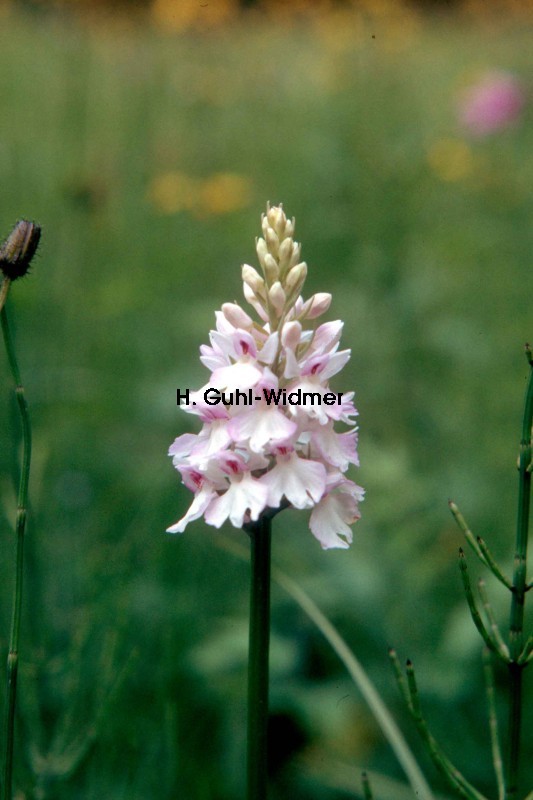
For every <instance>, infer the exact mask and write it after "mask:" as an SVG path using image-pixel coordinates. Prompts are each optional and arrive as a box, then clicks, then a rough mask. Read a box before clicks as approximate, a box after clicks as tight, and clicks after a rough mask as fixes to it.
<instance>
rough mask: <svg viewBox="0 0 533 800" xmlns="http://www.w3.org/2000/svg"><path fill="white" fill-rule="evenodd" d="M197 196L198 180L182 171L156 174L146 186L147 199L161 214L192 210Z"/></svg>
mask: <svg viewBox="0 0 533 800" xmlns="http://www.w3.org/2000/svg"><path fill="white" fill-rule="evenodd" d="M197 197H198V180H197V179H195V178H191V177H190V176H189V175H185V173H183V172H177V171H176V172H165V173H163V174H162V175H157V176H156V177H155V178H154V179H153V181H152V182H151V184H150V186H149V188H148V199H149V200H150V202H151V203H152V204H153V205H154V206H155V208H156V209H157V210H158V211H159V212H160V213H161V214H177V212H178V211H192V210H193V209H194V207H195V205H196V202H197Z"/></svg>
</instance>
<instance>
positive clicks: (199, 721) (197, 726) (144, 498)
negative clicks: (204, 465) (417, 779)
mask: <svg viewBox="0 0 533 800" xmlns="http://www.w3.org/2000/svg"><path fill="white" fill-rule="evenodd" d="M69 5H71V6H73V5H80V6H81V3H80V4H75V3H70V4H68V3H67V4H63V6H59V5H58V4H56V6H53V7H52V6H49V5H47V4H46V3H33V4H30V3H26V4H24V5H18V4H6V5H3V6H1V7H0V8H1V19H0V23H1V24H0V97H1V105H0V108H1V114H0V175H1V191H0V222H1V228H2V230H3V231H4V232H5V234H6V235H7V233H8V232H9V230H10V228H11V226H12V224H14V222H15V221H16V220H17V219H19V218H21V217H25V218H29V219H33V220H37V221H38V222H39V223H40V224H41V225H42V227H43V239H42V246H41V249H40V254H39V257H38V258H37V259H36V261H35V264H34V267H33V269H32V274H31V276H30V277H28V278H26V279H24V280H23V281H20V282H19V283H17V284H15V285H14V286H13V288H12V291H11V295H10V300H9V303H10V306H11V308H10V311H11V314H12V318H13V320H14V325H15V329H16V337H17V344H18V353H19V359H20V364H21V370H22V373H23V379H24V381H25V385H26V390H27V397H28V401H29V404H30V410H31V414H32V421H33V428H34V461H33V467H32V475H31V486H30V495H31V517H30V522H29V526H28V537H27V561H26V584H25V596H24V621H23V650H22V664H21V677H20V709H19V710H20V714H19V719H18V734H19V737H18V738H19V746H18V748H17V763H16V784H17V787H18V790H17V795H16V796H17V798H19V800H20V799H21V798H35V800H44V799H45V798H46V799H50V800H52V798H58V800H63V798H82V797H83V798H86V799H87V800H90V799H92V798H95V799H96V798H102V797H106V798H110V800H115V799H117V800H118V798H128V800H132V799H133V798H142V799H143V800H145V799H146V800H148V798H155V797H157V798H159V800H164V799H165V798H177V797H186V798H194V799H195V800H196V798H198V800H203V799H204V798H206V799H207V798H209V800H233V798H238V797H241V796H242V793H243V777H244V768H243V767H244V759H245V676H246V672H245V670H246V646H247V643H246V638H247V601H248V569H247V564H246V563H245V562H243V561H240V560H239V559H238V558H236V557H235V556H234V555H232V554H231V553H229V552H227V551H225V550H224V549H221V548H220V546H219V545H220V543H221V541H223V538H224V537H229V538H230V539H232V540H235V541H238V542H239V543H241V544H243V545H246V544H247V542H246V538H245V536H244V534H242V533H240V532H239V531H236V530H234V529H232V528H231V527H229V526H228V527H227V528H226V529H225V530H224V531H223V532H222V533H220V532H217V531H216V530H215V529H213V528H209V527H207V526H205V525H204V524H203V523H202V522H201V521H199V522H196V523H194V524H191V525H190V527H189V528H188V529H187V531H186V533H185V534H184V535H183V536H181V537H173V536H170V535H168V534H166V533H165V528H166V527H167V526H168V525H170V524H172V523H173V522H175V521H176V520H177V519H178V518H179V517H180V516H181V515H182V514H183V513H184V510H185V508H186V507H187V506H188V504H189V502H190V496H189V493H188V492H187V490H185V489H184V488H183V487H180V486H179V482H178V477H179V476H178V475H177V473H175V471H174V470H173V468H172V465H171V463H170V459H168V457H167V455H166V452H167V449H168V446H169V444H170V443H171V442H172V441H173V439H174V437H176V436H177V435H179V434H180V433H183V432H186V431H188V430H191V429H193V428H194V421H193V420H192V419H191V418H190V417H188V416H187V415H185V414H183V413H180V411H179V409H177V407H176V402H175V390H176V388H177V387H191V388H194V387H197V386H200V385H202V384H203V383H204V382H205V380H206V371H205V369H204V368H203V367H202V366H201V365H200V363H199V360H198V347H199V345H200V344H202V343H204V342H206V341H207V337H208V331H209V329H210V328H211V327H213V323H214V310H215V309H217V308H219V307H220V305H221V303H223V302H225V301H233V300H239V298H241V283H240V265H241V264H242V263H243V262H245V261H246V262H249V263H252V264H256V259H255V253H254V237H255V236H256V235H258V234H259V232H260V227H259V222H260V214H261V212H262V211H263V210H264V208H265V203H266V201H267V200H270V201H271V202H273V203H277V202H283V203H284V206H285V209H286V211H287V213H288V214H289V215H294V216H295V217H296V221H297V227H296V238H297V239H298V240H299V241H301V242H302V244H303V256H304V258H305V259H306V261H307V262H308V264H309V278H308V283H307V287H306V294H307V295H308V294H310V293H311V292H313V291H330V292H332V294H333V303H332V308H331V310H330V312H329V317H330V318H338V317H340V318H343V319H344V320H345V329H344V336H343V345H344V346H346V347H350V348H351V349H352V360H351V362H350V364H349V366H348V368H347V369H346V370H345V372H344V373H343V378H342V380H343V383H342V386H340V384H339V385H338V389H339V390H343V391H348V390H349V389H351V388H355V389H356V392H357V397H356V400H357V405H358V408H359V411H360V429H361V431H360V455H361V464H362V465H361V468H360V470H359V471H357V473H356V474H354V475H353V476H352V477H355V478H356V479H357V481H358V482H359V483H361V484H362V485H363V486H364V487H365V488H366V490H367V499H366V500H365V503H364V505H363V507H362V513H363V517H362V520H361V521H360V522H359V523H358V524H357V526H356V527H355V541H354V544H353V546H352V548H351V550H350V551H347V552H346V551H329V552H322V551H321V550H320V547H319V545H318V543H317V542H316V540H315V539H314V538H313V537H312V536H311V534H310V533H309V530H308V528H307V518H306V514H305V512H303V513H302V512H294V511H286V512H284V513H283V514H281V515H280V516H279V517H278V518H277V519H276V522H275V538H274V558H275V561H276V562H277V563H278V564H279V565H280V566H282V567H283V569H284V570H285V571H286V572H289V573H290V574H291V575H292V576H293V577H294V578H295V579H296V580H298V581H299V582H301V584H302V585H303V586H304V587H305V588H306V590H307V591H308V592H309V594H310V595H311V596H312V597H313V598H314V599H315V601H316V602H317V603H318V604H319V606H320V607H321V608H322V610H324V611H325V612H326V613H327V614H328V616H329V617H330V618H331V620H332V621H333V622H334V623H335V624H336V625H338V627H339V629H340V630H341V632H342V633H343V635H344V636H345V637H346V639H347V641H348V642H349V643H350V645H351V646H352V647H353V649H354V652H355V653H356V655H357V656H358V658H359V659H360V660H361V661H362V663H363V664H364V666H365V668H366V669H367V671H368V672H369V674H370V676H371V678H372V679H373V680H374V682H375V683H376V685H377V686H378V688H379V689H380V691H381V692H382V693H383V696H384V697H385V699H386V700H387V702H388V703H389V704H390V706H391V708H392V710H393V712H394V714H395V716H396V718H397V719H398V721H399V722H400V723H401V725H402V727H403V729H404V731H405V732H406V735H407V737H408V739H409V741H410V742H411V743H412V746H413V747H414V748H415V751H416V752H417V753H420V759H421V763H422V765H423V766H424V768H425V769H426V772H427V775H428V777H429V779H430V781H431V783H432V785H433V786H434V787H435V789H436V790H437V791H441V792H443V793H444V794H445V788H444V786H443V783H442V781H441V779H440V778H439V777H438V776H437V775H436V774H435V771H434V769H433V767H432V766H431V764H430V763H429V761H428V758H427V757H426V756H425V754H424V753H422V751H421V748H420V746H419V743H418V740H417V738H416V735H415V733H414V731H413V728H412V725H411V723H410V720H409V719H408V718H407V715H406V712H405V711H404V709H403V707H402V702H401V700H400V698H399V696H398V692H397V688H396V686H395V683H394V679H393V676H392V674H391V671H390V667H389V663H388V658H387V647H388V646H389V645H394V646H396V648H397V649H398V651H399V654H400V656H401V658H402V659H404V658H406V657H410V658H412V659H413V661H414V663H415V666H416V669H417V675H418V679H419V684H420V690H421V694H422V701H423V704H424V708H425V710H426V712H427V716H428V718H429V720H430V723H431V727H432V729H433V731H434V732H435V734H436V735H437V737H438V738H440V740H441V742H442V744H443V745H444V747H445V748H446V750H447V752H448V753H449V755H450V756H451V757H452V758H453V759H454V760H455V761H456V762H457V765H458V766H459V768H461V769H462V770H464V771H465V772H466V774H467V775H468V777H469V778H470V779H471V780H473V781H475V782H476V783H477V786H478V788H479V789H480V790H481V791H483V792H485V793H488V794H490V796H492V797H493V796H494V795H495V789H494V785H493V778H492V771H491V767H490V748H489V742H488V737H487V722H486V704H485V699H484V690H483V687H482V673H481V657H480V651H481V645H480V639H479V636H478V634H477V633H476V631H475V629H474V626H473V624H472V623H471V621H470V619H469V616H468V612H467V610H466V604H465V601H464V598H463V596H462V589H461V585H460V578H459V572H458V568H457V550H458V547H459V546H460V545H461V544H462V541H461V535H460V532H459V531H458V530H457V529H456V527H455V524H454V522H453V519H452V518H451V516H450V513H449V511H448V507H447V500H448V498H450V497H451V498H453V499H454V500H455V501H456V502H457V503H458V504H459V506H460V507H461V510H462V511H463V513H464V514H465V516H466V517H467V520H468V521H469V523H470V525H471V527H472V528H473V530H474V532H475V533H476V534H479V535H482V536H484V537H485V538H486V539H487V541H488V542H489V543H490V546H491V547H492V549H493V551H494V553H495V554H496V555H497V556H498V557H499V558H501V560H502V562H503V564H504V565H505V566H506V568H507V569H508V570H510V568H511V565H512V552H513V539H514V523H515V498H516V488H517V477H516V456H517V447H518V439H519V434H520V417H521V403H522V395H523V390H524V385H525V378H526V375H527V365H526V361H525V358H524V356H523V344H524V342H526V341H527V340H528V337H529V338H531V337H533V330H532V328H531V324H532V322H531V313H530V312H531V257H532V256H531V254H532V251H533V237H532V233H531V216H532V211H533V198H532V193H531V186H532V184H533V128H532V125H531V122H532V110H531V103H527V102H526V106H525V109H524V111H523V114H522V116H521V118H520V120H519V121H517V123H516V124H515V125H513V126H510V127H509V128H507V129H505V130H502V131H498V132H496V133H494V134H492V135H491V136H487V137H477V138H475V137H472V136H468V135H467V133H466V132H465V131H464V130H462V129H461V127H460V126H459V124H458V121H457V103H458V98H459V97H460V94H461V91H462V90H463V88H464V87H465V86H466V85H468V84H469V83H470V82H471V81H473V80H475V79H476V76H478V75H479V74H482V73H483V72H484V71H485V70H487V69H494V68H497V69H504V70H509V71H511V72H513V73H514V74H515V75H516V76H517V78H518V79H519V80H521V81H522V83H523V85H524V86H525V91H526V94H530V91H531V70H532V66H533V57H532V53H531V47H530V43H531V40H530V35H531V21H532V15H531V14H529V13H528V11H527V5H526V6H525V7H524V8H522V9H521V10H520V9H519V10H520V13H516V14H514V15H513V14H512V13H510V12H511V10H512V9H511V6H509V13H508V14H505V16H503V17H502V16H501V14H499V13H495V14H494V16H491V14H490V13H483V14H482V13H481V12H480V11H479V10H478V9H477V7H476V5H475V3H470V4H466V5H464V6H459V5H458V4H456V5H457V7H456V8H454V9H451V8H450V7H449V6H448V5H446V6H445V7H444V6H437V5H435V7H434V8H433V9H432V10H431V11H429V10H428V9H427V8H426V9H420V7H419V8H416V9H415V8H414V7H404V6H401V5H399V4H397V3H386V2H380V3H378V2H370V0H368V2H366V3H364V4H360V5H357V6H356V7H352V6H351V4H344V5H336V4H326V3H322V4H319V3H316V4H310V3H304V2H298V3H294V4H291V3H285V4H284V3H277V4H276V3H272V4H270V5H266V4H263V6H261V7H259V8H258V7H257V5H256V6H255V7H254V6H253V5H252V4H246V5H249V6H252V7H250V8H247V9H238V8H236V7H235V6H234V4H232V3H230V2H229V0H228V2H222V0H220V2H210V3H209V4H198V3H191V2H185V0H184V2H182V3H179V2H178V3H176V2H174V3H173V2H171V0H168V1H167V2H155V3H153V5H152V6H149V5H147V4H145V5H144V6H142V7H138V8H133V7H129V8H123V9H122V10H121V13H120V14H119V13H115V14H111V13H110V11H109V9H106V8H105V7H101V8H99V9H97V10H96V11H95V9H94V8H87V7H86V6H84V7H83V9H81V11H76V13H73V12H72V10H71V9H68V8H67V7H66V6H69ZM132 5H133V4H132ZM511 5H514V6H518V4H516V3H515V4H511ZM115 10H116V9H115ZM493 10H494V11H495V10H496V4H495V5H494V8H493ZM489 11H490V5H489ZM528 99H529V98H528ZM1 364H2V369H1V378H0V380H1V386H2V403H1V404H0V424H1V428H0V429H1V431H2V433H1V443H2V447H1V452H0V459H1V484H0V489H1V495H2V506H1V507H2V520H1V536H2V541H3V545H2V558H1V561H0V600H1V604H0V644H1V650H2V659H1V665H2V669H4V665H5V655H6V652H7V642H8V636H9V618H10V612H11V591H12V564H13V557H14V548H13V536H12V525H13V519H14V508H15V490H14V479H15V478H16V470H15V467H14V462H15V458H16V455H17V452H18V451H17V448H18V445H19V423H18V418H17V415H16V410H15V407H14V402H13V399H12V392H11V382H10V378H9V375H8V370H7V363H6V359H5V356H4V355H2V357H1ZM469 563H470V566H471V569H472V572H473V574H474V575H476V574H478V572H479V571H478V569H477V566H476V565H475V564H474V561H473V556H472V558H470V557H469ZM489 589H490V593H491V597H492V599H493V603H494V606H495V609H496V611H497V614H498V617H499V618H500V619H501V620H502V624H503V625H504V627H505V626H506V623H507V615H508V597H507V596H506V594H505V593H504V592H503V591H500V590H499V588H498V586H496V585H494V582H493V581H491V579H490V578H489ZM505 678H506V676H505V674H504V673H503V672H502V673H499V672H498V673H497V683H498V687H499V689H500V690H501V691H500V692H499V698H498V702H499V704H500V708H501V711H502V715H503V714H504V711H505ZM529 679H530V676H529ZM271 686H272V689H271V696H272V712H273V730H274V731H275V732H276V735H275V740H276V742H277V747H276V748H275V752H274V753H273V755H272V769H273V775H272V785H273V792H272V797H273V798H275V800H283V798H286V797H291V798H295V799H296V800H297V799H298V798H307V799H308V800H314V799H315V798H316V799H317V800H337V799H338V800H342V799H343V798H348V797H358V796H360V795H359V792H360V789H359V771H360V770H361V769H362V768H368V769H370V770H373V771H375V772H377V773H380V774H381V775H383V776H388V778H389V779H391V780H393V781H398V782H403V781H404V778H403V776H402V773H401V771H400V769H399V767H398V765H397V764H396V762H395V760H394V757H393V756H392V754H391V752H390V749H389V747H388V745H387V743H386V742H385V741H384V739H383V737H382V735H381V733H380V732H379V730H378V728H377V727H376V724H375V723H374V721H373V719H372V717H371V715H370V713H369V711H368V709H367V708H366V706H365V704H364V702H363V700H362V699H361V697H360V695H359V693H358V691H357V689H356V687H355V686H354V685H352V684H351V683H350V681H349V679H348V677H347V675H346V674H345V671H344V669H343V667H342V665H341V664H340V663H338V661H337V659H336V657H335V656H334V654H333V653H332V652H331V651H330V649H329V647H328V646H327V645H326V644H325V642H324V641H323V640H322V638H321V635H320V634H319V633H318V632H317V631H316V630H315V629H314V628H313V625H312V624H311V623H310V622H309V621H308V620H307V619H306V618H305V616H304V615H303V613H302V612H301V611H300V610H299V609H298V608H297V607H295V605H294V603H293V601H291V600H290V599H289V598H288V597H287V596H285V595H284V594H283V592H282V591H281V589H278V588H274V593H273V629H272V683H271ZM528 691H529V694H528V697H529V701H531V681H529V684H528ZM529 708H531V702H529ZM502 723H504V727H505V719H504V717H502ZM528 726H529V730H530V729H531V728H530V726H531V713H530V712H529V714H528V715H526V720H525V726H524V728H525V730H526V731H527V730H528ZM525 738H526V741H525V746H524V765H525V766H524V775H523V788H524V790H525V789H529V788H531V783H532V780H533V775H532V771H531V764H532V763H533V759H532V757H531V756H532V753H533V751H532V742H531V737H527V736H526V737H525ZM528 765H529V767H528ZM528 769H529V773H528ZM376 785H377V784H376ZM377 796H378V797H395V798H396V797H398V798H402V797H404V796H405V797H409V796H411V795H410V794H409V792H407V793H405V794H402V792H401V789H400V787H399V785H395V784H393V788H392V789H391V788H386V789H385V790H384V792H383V793H377Z"/></svg>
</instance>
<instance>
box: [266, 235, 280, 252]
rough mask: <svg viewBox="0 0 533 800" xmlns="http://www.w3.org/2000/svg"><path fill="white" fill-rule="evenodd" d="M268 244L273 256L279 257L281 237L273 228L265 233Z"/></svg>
mask: <svg viewBox="0 0 533 800" xmlns="http://www.w3.org/2000/svg"><path fill="white" fill-rule="evenodd" d="M265 238H266V243H267V246H268V249H269V251H270V252H271V253H272V255H273V256H277V255H278V251H279V236H278V235H277V233H276V231H275V230H274V229H273V228H267V229H266V231H265Z"/></svg>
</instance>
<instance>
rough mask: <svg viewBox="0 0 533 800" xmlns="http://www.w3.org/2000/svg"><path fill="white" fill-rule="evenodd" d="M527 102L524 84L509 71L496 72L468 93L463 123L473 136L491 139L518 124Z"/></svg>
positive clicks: (462, 107) (461, 115)
mask: <svg viewBox="0 0 533 800" xmlns="http://www.w3.org/2000/svg"><path fill="white" fill-rule="evenodd" d="M525 102H526V96H525V91H524V88H523V86H522V84H521V83H520V81H519V80H518V79H517V78H516V77H515V76H514V75H512V74H511V73H509V72H502V71H499V70H493V71H490V72H487V73H485V75H484V76H483V77H482V78H481V79H480V80H479V81H477V82H476V83H474V84H472V85H471V86H469V87H468V88H467V89H466V90H465V92H464V93H463V95H462V98H461V100H460V103H459V109H458V112H459V120H460V122H461V125H462V126H463V127H464V128H465V129H466V130H467V131H468V132H469V133H471V134H472V135H473V136H487V135H488V134H490V133H493V132H495V131H498V130H501V129H502V128H506V127H507V126H508V125H510V124H512V123H513V122H515V121H516V120H517V119H518V118H519V117H520V114H521V112H522V110H523V108H524V105H525Z"/></svg>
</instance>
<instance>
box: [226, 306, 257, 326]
mask: <svg viewBox="0 0 533 800" xmlns="http://www.w3.org/2000/svg"><path fill="white" fill-rule="evenodd" d="M222 313H223V314H224V316H225V317H226V319H227V320H228V322H230V323H231V324H232V325H234V326H235V327H236V328H244V330H247V329H248V328H250V327H251V326H252V325H253V319H252V318H251V317H249V316H248V314H247V313H246V311H243V309H242V308H241V307H240V306H238V305H237V303H223V305H222Z"/></svg>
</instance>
